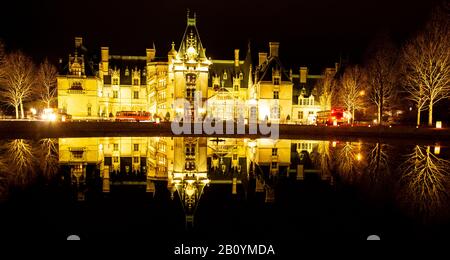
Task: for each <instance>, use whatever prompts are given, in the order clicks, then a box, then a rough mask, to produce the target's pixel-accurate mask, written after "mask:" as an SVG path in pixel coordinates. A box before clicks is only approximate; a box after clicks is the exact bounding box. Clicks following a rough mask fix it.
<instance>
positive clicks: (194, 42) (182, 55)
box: [177, 11, 206, 60]
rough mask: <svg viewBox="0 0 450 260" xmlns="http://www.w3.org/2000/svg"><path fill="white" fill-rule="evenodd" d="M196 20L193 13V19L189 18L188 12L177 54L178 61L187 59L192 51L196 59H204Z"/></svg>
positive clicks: (204, 55) (203, 50)
mask: <svg viewBox="0 0 450 260" xmlns="http://www.w3.org/2000/svg"><path fill="white" fill-rule="evenodd" d="M196 19H197V18H196V14H195V13H194V17H193V18H192V17H190V15H189V11H188V13H187V25H186V29H185V30H184V34H183V38H182V40H181V43H180V48H179V50H178V53H177V58H178V59H180V60H183V59H185V60H187V59H189V55H191V53H193V51H195V58H196V59H200V60H204V59H206V54H205V49H204V48H203V44H202V41H201V40H200V34H199V33H198V30H197V26H196Z"/></svg>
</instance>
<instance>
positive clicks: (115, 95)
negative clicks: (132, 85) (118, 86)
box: [113, 90, 119, 98]
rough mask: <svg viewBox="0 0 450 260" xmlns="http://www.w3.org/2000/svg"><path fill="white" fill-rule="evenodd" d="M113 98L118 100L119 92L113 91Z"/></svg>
mask: <svg viewBox="0 0 450 260" xmlns="http://www.w3.org/2000/svg"><path fill="white" fill-rule="evenodd" d="M113 98H119V91H117V90H114V91H113Z"/></svg>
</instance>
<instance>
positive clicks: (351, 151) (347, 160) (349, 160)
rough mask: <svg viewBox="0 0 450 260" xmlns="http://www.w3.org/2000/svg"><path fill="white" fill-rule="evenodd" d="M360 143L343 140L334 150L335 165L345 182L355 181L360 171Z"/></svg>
mask: <svg viewBox="0 0 450 260" xmlns="http://www.w3.org/2000/svg"><path fill="white" fill-rule="evenodd" d="M361 146H362V145H361V143H354V142H345V143H344V145H343V146H342V147H340V148H338V150H337V152H336V167H337V171H338V173H339V175H340V176H341V177H342V179H344V180H345V181H347V182H350V183H352V182H355V181H356V180H357V179H358V177H359V175H360V173H361V171H360V168H361V163H362V161H363V159H364V158H363V156H362V152H361Z"/></svg>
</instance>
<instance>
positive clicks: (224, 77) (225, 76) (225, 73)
mask: <svg viewBox="0 0 450 260" xmlns="http://www.w3.org/2000/svg"><path fill="white" fill-rule="evenodd" d="M227 78H228V75H227V72H226V71H225V72H224V73H223V79H227Z"/></svg>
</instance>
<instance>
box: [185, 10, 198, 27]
mask: <svg viewBox="0 0 450 260" xmlns="http://www.w3.org/2000/svg"><path fill="white" fill-rule="evenodd" d="M196 20H197V14H196V13H195V12H194V17H193V18H191V15H190V10H189V9H187V26H195V24H196Z"/></svg>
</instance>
